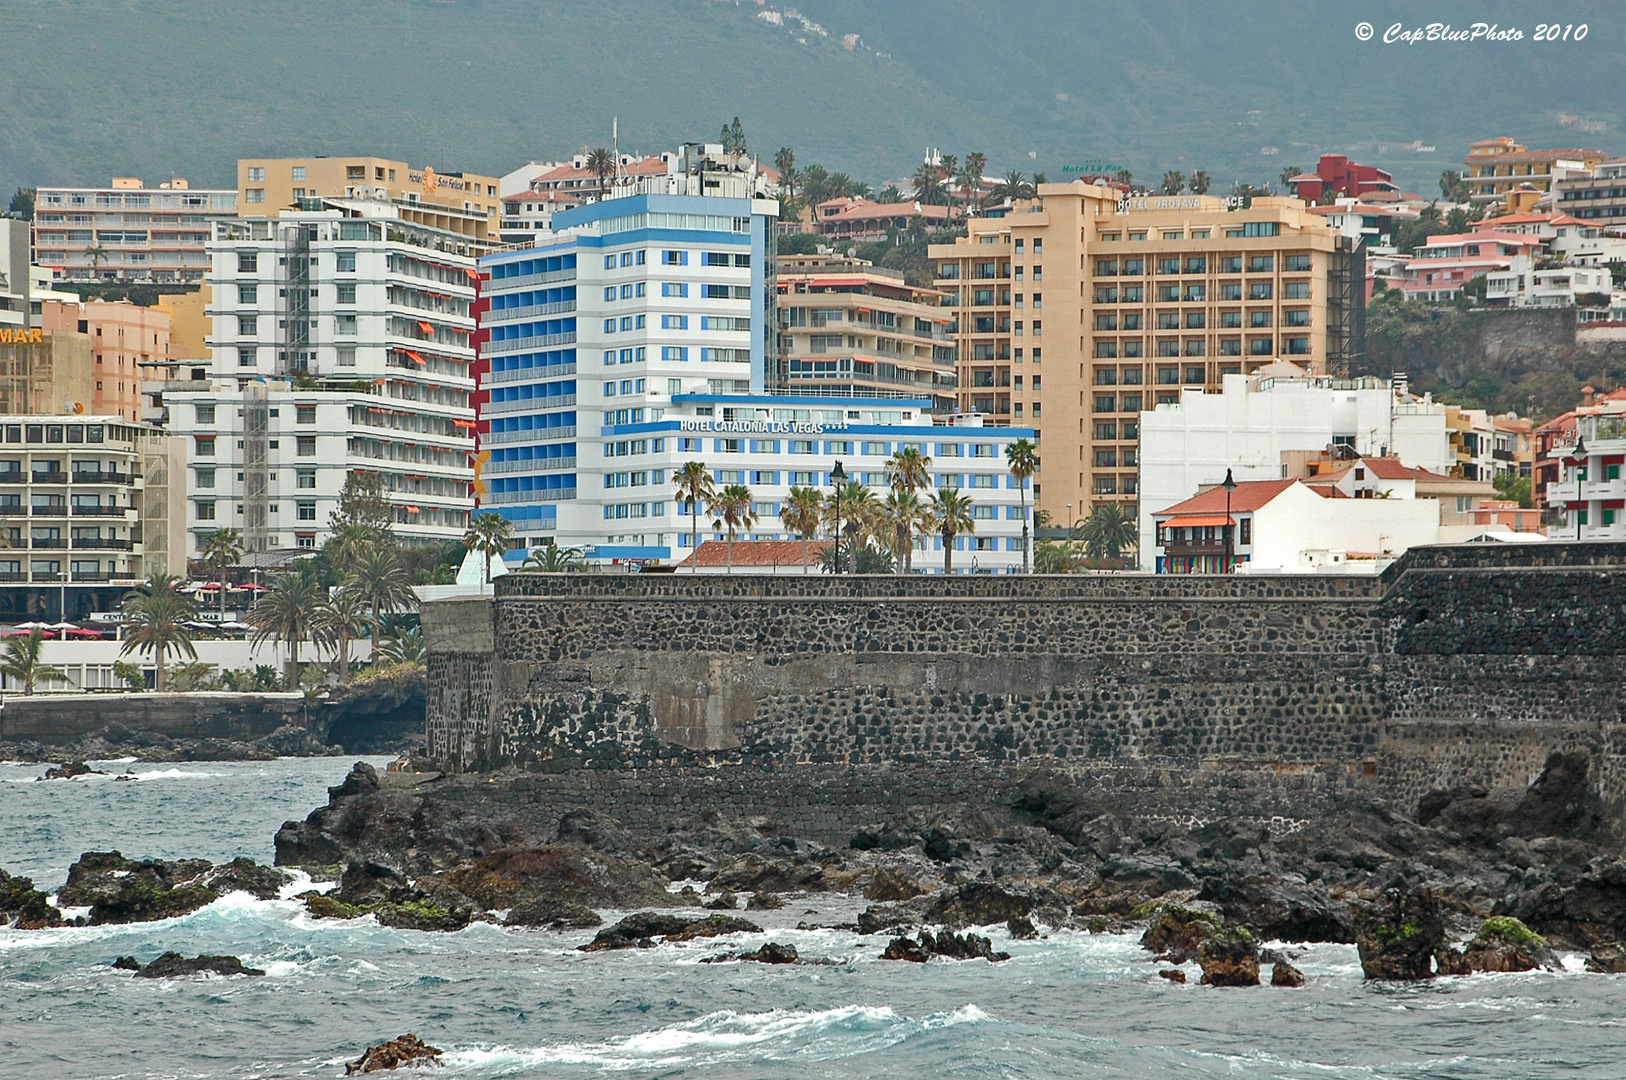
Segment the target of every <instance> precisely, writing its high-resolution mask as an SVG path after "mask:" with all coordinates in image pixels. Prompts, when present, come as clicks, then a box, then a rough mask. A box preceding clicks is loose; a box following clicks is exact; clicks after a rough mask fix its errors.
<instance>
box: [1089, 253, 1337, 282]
mask: <svg viewBox="0 0 1626 1080" xmlns="http://www.w3.org/2000/svg"><path fill="white" fill-rule="evenodd" d="M1148 262H1151V263H1152V265H1153V269H1154V271H1155V272H1156V273H1157V274H1159V275H1163V274H1206V273H1208V265H1209V258H1208V256H1206V255H1187V256H1186V257H1185V259H1184V260H1182V259H1181V258H1180V257H1179V256H1177V255H1174V256H1163V257H1159V258H1156V259H1151V260H1147V259H1144V258H1134V259H1122V260H1119V259H1097V260H1096V261H1095V276H1096V277H1115V276H1117V275H1119V274H1123V275H1125V276H1130V277H1134V276H1139V275H1144V274H1145V273H1146V265H1147V263H1148ZM1213 263H1214V268H1215V270H1214V272H1215V273H1219V274H1240V273H1242V266H1243V257H1242V256H1241V255H1220V256H1216V257H1215V258H1214V260H1213ZM1247 269H1248V273H1250V274H1271V273H1275V270H1276V257H1275V256H1274V255H1250V256H1248V257H1247ZM1309 269H1310V256H1308V255H1283V256H1282V270H1283V271H1284V272H1286V273H1289V274H1296V273H1297V274H1301V273H1307V272H1308V271H1309Z"/></svg>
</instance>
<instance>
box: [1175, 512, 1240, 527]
mask: <svg viewBox="0 0 1626 1080" xmlns="http://www.w3.org/2000/svg"><path fill="white" fill-rule="evenodd" d="M1159 524H1160V525H1161V526H1162V527H1163V528H1165V529H1201V528H1206V527H1208V526H1211V525H1235V524H1236V522H1235V521H1234V520H1232V519H1231V518H1228V517H1226V516H1225V515H1224V514H1209V515H1207V516H1204V517H1177V518H1170V519H1169V520H1168V521H1163V522H1159Z"/></svg>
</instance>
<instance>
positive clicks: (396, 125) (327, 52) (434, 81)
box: [0, 0, 1626, 192]
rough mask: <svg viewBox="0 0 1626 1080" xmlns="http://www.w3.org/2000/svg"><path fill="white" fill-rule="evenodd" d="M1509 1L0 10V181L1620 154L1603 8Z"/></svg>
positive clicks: (119, 1)
mask: <svg viewBox="0 0 1626 1080" xmlns="http://www.w3.org/2000/svg"><path fill="white" fill-rule="evenodd" d="M1528 9H1529V5H1525V4H1518V3H1509V2H1503V0H1483V2H1478V3H1468V2H1464V0H1435V2H1434V3H1433V4H1432V5H1431V8H1430V11H1429V13H1428V14H1429V15H1430V17H1433V18H1440V19H1451V20H1454V21H1456V22H1457V23H1458V24H1459V25H1464V24H1467V23H1469V22H1471V21H1473V20H1474V19H1475V18H1483V19H1485V20H1487V21H1496V22H1500V23H1501V24H1502V25H1504V26H1507V25H1521V26H1523V27H1524V28H1525V31H1526V40H1525V41H1523V42H1519V43H1514V44H1511V45H1506V46H1492V45H1484V44H1480V45H1473V46H1446V45H1416V46H1405V45H1388V46H1385V45H1382V44H1381V43H1379V42H1367V43H1364V44H1363V43H1360V42H1358V41H1356V40H1355V37H1354V32H1353V28H1354V24H1355V23H1356V22H1357V21H1358V20H1360V19H1366V20H1368V21H1370V22H1373V23H1375V24H1376V25H1377V26H1378V28H1379V33H1380V34H1381V32H1382V29H1383V28H1384V27H1385V26H1387V25H1388V24H1389V23H1391V22H1394V21H1396V20H1398V19H1401V18H1404V19H1406V20H1408V21H1411V20H1415V18H1416V14H1415V13H1416V10H1417V9H1416V7H1415V5H1412V4H1407V3H1399V2H1395V0H1371V2H1368V3H1359V4H1330V3H1323V4H1308V5H1307V4H1303V3H1292V4H1290V3H1282V2H1279V0H1266V2H1255V3H1251V4H1248V5H1201V6H1199V5H1192V4H1188V3H1183V2H1174V0H1146V2H1143V3H1138V4H1124V3H1103V2H1099V0H1020V2H1011V3H1005V4H987V3H972V2H971V0H934V2H931V3H926V2H920V0H889V2H887V3H879V4H878V3H873V2H868V0H802V3H801V4H800V5H799V10H800V11H801V12H802V14H803V16H805V18H798V17H796V16H794V15H792V14H789V13H788V12H780V11H777V10H775V9H773V8H770V7H765V6H759V5H757V4H755V3H749V2H746V3H740V2H736V0H725V2H721V3H718V2H713V0H613V2H612V0H573V2H553V3H544V2H539V0H345V2H344V3H342V4H335V3H332V2H331V0H258V2H255V3H226V4H222V3H219V2H218V0H212V2H204V0H9V2H8V3H6V4H4V5H3V6H0V35H3V39H4V40H7V41H10V42H13V43H14V44H15V43H19V42H21V43H26V48H20V49H17V48H14V49H13V50H11V51H10V54H9V55H8V62H7V64H6V65H4V66H3V67H0V116H4V117H5V121H4V123H3V124H0V189H4V190H8V191H9V189H10V188H11V187H12V186H15V185H18V184H33V183H40V182H48V183H62V182H72V183H83V184H101V183H105V182H106V178H107V177H108V176H109V175H111V174H113V173H118V174H133V175H141V176H144V177H145V178H146V179H148V180H149V181H156V180H160V179H164V178H167V177H168V176H169V175H171V174H172V173H173V174H178V175H183V176H187V177H189V178H190V179H191V180H192V181H193V182H194V183H196V184H222V185H226V184H230V183H232V181H233V176H234V174H235V170H234V162H235V160H236V158H237V157H239V156H248V155H263V154H293V153H301V154H303V153H329V152H331V153H356V152H365V153H376V154H386V155H391V156H398V157H405V158H409V159H411V160H412V161H415V162H418V161H430V162H432V163H435V164H436V165H437V166H439V167H458V166H462V167H467V168H470V169H474V170H479V171H486V172H504V171H507V170H508V169H510V168H513V167H514V166H516V165H518V164H520V163H522V162H524V161H526V160H528V159H532V158H553V157H558V156H562V155H565V154H568V153H571V152H573V151H575V150H578V149H580V148H582V147H583V146H591V145H600V144H605V143H607V142H608V141H609V129H610V118H611V117H612V116H619V117H620V120H621V145H622V147H623V148H626V149H633V150H652V149H658V148H664V147H669V146H671V145H673V144H675V143H677V142H679V141H681V140H683V139H695V138H715V137H716V134H717V130H718V128H719V127H720V126H721V124H722V123H723V122H724V121H725V120H727V119H730V118H732V117H733V116H735V115H738V116H740V117H741V118H742V120H743V122H744V124H745V128H746V132H747V134H748V136H749V137H750V139H751V143H752V148H753V149H754V150H757V151H759V152H762V153H763V154H764V155H765V156H767V155H771V153H772V152H773V150H774V149H775V148H777V147H778V146H780V145H787V144H788V145H791V146H793V147H795V148H796V149H797V151H798V157H799V160H800V161H801V162H803V163H806V162H809V161H813V160H818V161H822V162H825V163H826V164H827V165H829V166H830V167H831V168H832V169H840V170H843V171H846V172H849V173H852V174H854V175H857V176H861V177H864V178H867V179H870V180H872V181H875V182H878V183H879V182H884V181H885V180H887V179H889V178H892V177H898V176H904V175H907V174H908V172H909V171H910V170H911V169H912V168H913V165H914V163H915V162H917V161H918V160H919V158H920V154H921V152H922V150H923V149H924V148H925V147H927V146H939V147H942V148H943V149H944V150H946V151H952V152H955V153H959V154H961V155H964V154H965V153H966V152H967V151H969V150H981V151H983V152H984V153H986V154H987V155H988V157H989V171H990V172H1001V171H1004V170H1006V169H1010V168H1021V169H1023V170H1026V171H1032V170H1034V169H1042V170H1044V171H1046V172H1047V173H1048V174H1049V175H1050V177H1051V178H1053V179H1060V178H1062V176H1063V175H1064V171H1063V170H1064V168H1065V167H1066V166H1068V165H1082V164H1085V163H1087V162H1090V161H1099V160H1106V161H1110V162H1112V163H1114V164H1119V165H1122V166H1125V167H1128V168H1130V169H1132V170H1134V172H1135V173H1136V174H1137V176H1139V177H1141V178H1142V179H1149V178H1151V177H1155V176H1158V175H1161V173H1162V172H1163V170H1165V169H1168V168H1180V169H1182V170H1183V171H1187V172H1189V171H1190V170H1191V169H1194V168H1203V169H1207V170H1208V171H1209V172H1210V173H1211V174H1213V175H1214V177H1215V178H1216V181H1217V182H1218V183H1219V184H1220V185H1221V186H1225V185H1228V184H1229V183H1230V182H1231V181H1232V180H1236V179H1243V180H1250V181H1253V182H1256V183H1258V182H1264V181H1269V180H1272V179H1274V178H1275V176H1276V175H1277V174H1278V173H1279V172H1280V171H1281V170H1282V169H1283V168H1284V167H1285V166H1287V165H1289V164H1297V165H1309V164H1311V163H1312V162H1313V161H1314V160H1315V158H1316V156H1317V155H1318V154H1319V153H1321V152H1322V151H1344V152H1349V153H1351V154H1352V155H1354V156H1358V157H1359V158H1360V159H1361V160H1364V161H1368V162H1370V163H1373V164H1380V165H1383V166H1384V167H1386V168H1390V169H1392V170H1393V171H1395V173H1396V174H1397V176H1398V177H1399V179H1400V180H1401V181H1402V182H1403V183H1404V184H1406V185H1407V186H1410V187H1412V188H1414V189H1416V190H1420V191H1424V192H1432V191H1433V190H1435V187H1434V180H1435V178H1436V177H1437V176H1438V174H1439V172H1440V171H1441V170H1442V169H1444V168H1450V167H1455V165H1456V163H1457V162H1458V161H1459V159H1460V158H1461V157H1462V155H1463V153H1464V152H1465V150H1466V143H1467V142H1468V141H1469V140H1471V139H1474V138H1482V137H1485V136H1488V135H1495V134H1512V135H1515V136H1517V137H1519V138H1521V139H1522V140H1523V141H1525V142H1527V143H1529V144H1531V145H1565V146H1569V145H1577V144H1582V145H1602V146H1603V147H1604V148H1605V149H1611V150H1614V151H1615V152H1626V138H1623V137H1622V135H1621V132H1620V124H1621V123H1622V120H1623V118H1622V117H1621V115H1620V110H1621V108H1622V105H1621V103H1622V101H1623V100H1626V94H1623V93H1622V91H1623V89H1626V76H1623V75H1622V72H1623V71H1626V63H1623V61H1626V38H1623V34H1622V31H1621V29H1620V26H1619V20H1618V18H1615V17H1614V13H1613V6H1612V4H1609V3H1603V2H1598V0H1573V2H1571V3H1567V4H1565V5H1563V7H1562V12H1563V17H1564V18H1565V19H1566V20H1573V21H1574V22H1577V23H1579V22H1587V23H1588V24H1589V33H1588V36H1587V37H1586V39H1585V40H1584V41H1582V42H1580V43H1575V42H1570V43H1559V44H1556V45H1547V44H1540V43H1535V42H1532V41H1531V40H1529V35H1530V33H1531V30H1532V29H1533V25H1534V24H1533V21H1532V18H1531V16H1530V15H1529V14H1528ZM764 15H766V16H767V17H764ZM810 24H812V25H810ZM849 34H855V35H858V36H857V38H856V39H849V41H847V42H844V41H843V36H844V35H849ZM849 46H850V47H849ZM1561 118H1568V126H1565V125H1564V123H1563V122H1561ZM1597 125H1601V130H1599V129H1598V127H1597ZM1416 143H1421V144H1424V145H1432V146H1434V147H1435V150H1434V151H1432V152H1419V151H1417V150H1415V149H1409V148H1405V144H1416ZM1266 147H1276V148H1277V150H1278V152H1277V153H1275V154H1265V153H1261V150H1262V149H1264V148H1266Z"/></svg>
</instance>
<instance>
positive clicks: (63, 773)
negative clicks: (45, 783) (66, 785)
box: [40, 761, 106, 780]
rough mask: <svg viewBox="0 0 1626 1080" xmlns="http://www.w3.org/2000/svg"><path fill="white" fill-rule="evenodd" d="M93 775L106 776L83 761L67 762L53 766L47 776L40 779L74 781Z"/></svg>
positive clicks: (48, 770)
mask: <svg viewBox="0 0 1626 1080" xmlns="http://www.w3.org/2000/svg"><path fill="white" fill-rule="evenodd" d="M92 773H94V774H96V775H98V776H102V775H106V774H104V773H103V772H102V771H101V770H100V769H92V768H91V767H90V766H89V765H86V764H85V763H84V762H83V761H65V762H63V763H62V764H61V765H53V766H51V767H50V768H49V769H46V770H45V775H44V776H42V777H40V779H41V780H72V779H73V778H74V777H76V776H89V775H91V774H92Z"/></svg>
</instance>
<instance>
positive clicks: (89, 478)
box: [73, 469, 135, 484]
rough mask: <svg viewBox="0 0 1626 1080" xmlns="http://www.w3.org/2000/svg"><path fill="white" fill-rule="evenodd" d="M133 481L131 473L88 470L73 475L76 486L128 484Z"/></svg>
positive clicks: (133, 477)
mask: <svg viewBox="0 0 1626 1080" xmlns="http://www.w3.org/2000/svg"><path fill="white" fill-rule="evenodd" d="M133 479H135V476H134V474H132V473H121V472H91V471H89V470H88V469H87V470H81V471H79V472H75V473H74V474H73V482H74V483H76V484H128V483H129V482H130V481H131V480H133Z"/></svg>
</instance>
